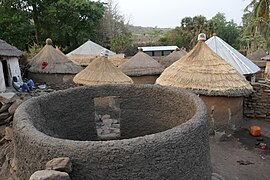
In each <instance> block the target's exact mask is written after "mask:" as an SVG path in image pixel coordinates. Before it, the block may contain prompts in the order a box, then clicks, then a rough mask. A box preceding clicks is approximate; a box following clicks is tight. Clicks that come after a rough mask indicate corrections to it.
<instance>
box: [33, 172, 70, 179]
mask: <svg viewBox="0 0 270 180" xmlns="http://www.w3.org/2000/svg"><path fill="white" fill-rule="evenodd" d="M56 179H57V180H70V177H69V175H68V173H66V172H60V171H54V170H41V171H36V172H34V174H32V175H31V177H30V179H29V180H56Z"/></svg>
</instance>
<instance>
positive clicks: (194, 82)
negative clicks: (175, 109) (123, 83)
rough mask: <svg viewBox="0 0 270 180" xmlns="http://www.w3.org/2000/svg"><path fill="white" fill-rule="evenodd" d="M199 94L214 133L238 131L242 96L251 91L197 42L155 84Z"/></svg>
mask: <svg viewBox="0 0 270 180" xmlns="http://www.w3.org/2000/svg"><path fill="white" fill-rule="evenodd" d="M156 83H157V84H160V85H163V86H175V87H180V88H185V89H189V90H192V91H193V92H195V93H196V94H198V95H199V96H200V97H201V98H202V100H203V101H204V102H205V104H206V106H207V108H208V115H209V121H210V124H211V127H212V128H214V129H215V130H227V129H233V130H235V129H238V128H239V127H240V126H241V122H242V120H243V118H242V117H243V97H244V96H245V95H248V94H250V93H251V92H252V91H253V89H252V86H251V85H250V84H249V82H248V81H247V80H246V79H245V77H244V76H243V75H241V74H240V73H239V72H237V70H236V69H234V68H233V67H232V66H231V65H230V64H228V63H227V62H226V61H225V60H224V59H222V58H221V57H220V56H218V55H217V54H216V53H215V52H213V51H212V50H211V49H210V48H209V47H208V46H207V45H206V43H205V42H204V40H200V41H199V42H198V43H197V45H196V46H195V47H194V48H193V49H192V50H191V51H190V52H189V53H188V54H187V55H186V56H185V57H183V58H182V59H181V60H179V61H177V62H175V63H174V64H173V65H171V66H170V67H168V68H167V69H165V71H164V72H163V73H162V74H161V76H160V77H159V78H158V79H157V81H156Z"/></svg>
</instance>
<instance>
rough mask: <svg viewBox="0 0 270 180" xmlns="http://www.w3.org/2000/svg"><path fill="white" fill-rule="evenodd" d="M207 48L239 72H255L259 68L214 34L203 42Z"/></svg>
mask: <svg viewBox="0 0 270 180" xmlns="http://www.w3.org/2000/svg"><path fill="white" fill-rule="evenodd" d="M205 43H206V44H207V45H208V46H209V48H211V49H212V51H214V52H215V53H217V55H219V56H220V57H222V58H223V59H224V60H225V61H227V62H228V63H229V64H230V65H232V66H233V67H234V68H235V69H236V70H237V71H238V72H239V73H240V74H244V75H248V74H255V73H256V72H258V71H260V68H259V67H258V66H257V65H256V64H254V63H253V62H252V61H251V60H249V59H248V58H246V57H245V56H244V55H243V54H241V53H240V52H238V51H237V50H236V49H234V48H233V47H232V46H230V45H229V44H228V43H226V42H225V41H223V40H222V39H221V38H219V37H218V36H216V35H214V36H213V37H211V38H209V39H208V40H207V41H206V42H205Z"/></svg>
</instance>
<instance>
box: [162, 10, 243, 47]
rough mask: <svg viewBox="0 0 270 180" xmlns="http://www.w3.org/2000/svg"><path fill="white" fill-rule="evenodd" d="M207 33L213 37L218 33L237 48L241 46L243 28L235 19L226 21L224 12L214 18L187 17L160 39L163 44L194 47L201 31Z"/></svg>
mask: <svg viewBox="0 0 270 180" xmlns="http://www.w3.org/2000/svg"><path fill="white" fill-rule="evenodd" d="M201 32H203V33H205V34H206V35H207V37H211V36H212V34H213V33H217V34H218V36H219V37H221V38H222V39H224V40H225V41H227V42H228V43H229V44H231V45H232V46H234V47H235V48H239V47H240V43H241V41H240V33H241V30H240V28H239V27H238V26H237V24H235V23H234V22H233V21H226V18H225V16H224V14H222V13H217V14H216V15H215V16H214V17H213V18H212V19H210V20H207V19H206V18H205V17H204V16H201V15H200V16H195V17H193V18H192V17H185V18H183V19H182V20H181V26H180V27H176V28H175V29H173V30H172V31H170V32H169V33H167V35H165V36H164V37H163V38H161V39H160V43H161V44H162V45H177V46H178V47H185V48H187V49H192V48H193V46H194V45H195V44H196V43H197V36H198V34H199V33H201Z"/></svg>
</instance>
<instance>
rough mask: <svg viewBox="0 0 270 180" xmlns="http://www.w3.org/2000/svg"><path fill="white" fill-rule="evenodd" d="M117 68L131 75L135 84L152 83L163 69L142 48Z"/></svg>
mask: <svg viewBox="0 0 270 180" xmlns="http://www.w3.org/2000/svg"><path fill="white" fill-rule="evenodd" d="M119 68H120V69H121V71H122V72H123V73H125V74H126V75H128V76H129V77H131V78H132V80H133V81H134V83H135V84H154V83H155V81H156V79H157V78H158V77H159V75H160V74H161V73H162V71H163V70H164V68H163V66H162V65H161V64H159V63H158V62H157V61H156V60H154V59H153V58H152V57H150V56H149V55H147V54H145V53H144V52H143V51H142V49H140V50H139V52H138V53H137V54H136V55H135V56H133V57H132V58H130V59H129V60H127V61H126V62H125V63H123V64H121V65H120V66H119Z"/></svg>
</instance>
